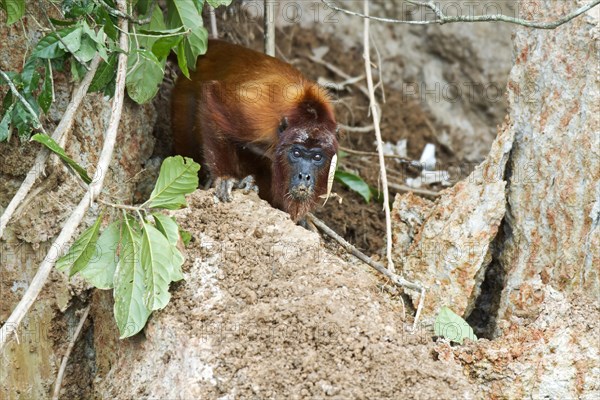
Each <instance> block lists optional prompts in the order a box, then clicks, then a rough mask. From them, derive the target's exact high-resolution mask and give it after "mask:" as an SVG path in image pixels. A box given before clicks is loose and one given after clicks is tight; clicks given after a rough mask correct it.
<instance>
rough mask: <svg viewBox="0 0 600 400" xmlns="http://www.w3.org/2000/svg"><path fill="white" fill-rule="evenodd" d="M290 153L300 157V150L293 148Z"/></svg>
mask: <svg viewBox="0 0 600 400" xmlns="http://www.w3.org/2000/svg"><path fill="white" fill-rule="evenodd" d="M292 154H293V156H294V157H296V158H300V151H298V150H294V151H293V153H292Z"/></svg>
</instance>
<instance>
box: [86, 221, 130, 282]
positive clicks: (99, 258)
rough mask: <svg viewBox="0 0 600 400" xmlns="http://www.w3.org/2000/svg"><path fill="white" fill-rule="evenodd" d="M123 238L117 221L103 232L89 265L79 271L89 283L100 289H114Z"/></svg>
mask: <svg viewBox="0 0 600 400" xmlns="http://www.w3.org/2000/svg"><path fill="white" fill-rule="evenodd" d="M120 236H121V221H115V222H113V223H112V224H110V225H108V227H107V228H106V229H105V230H104V232H102V234H101V235H100V238H99V239H98V242H97V243H96V248H95V251H94V254H93V255H92V258H91V259H90V262H89V263H88V265H87V266H86V267H85V268H83V269H82V270H81V271H79V275H81V276H82V277H83V278H84V279H85V280H86V281H87V282H88V283H90V284H91V285H93V286H94V287H96V288H98V289H112V288H113V287H114V282H113V280H114V276H115V270H116V268H117V248H118V246H119V239H120Z"/></svg>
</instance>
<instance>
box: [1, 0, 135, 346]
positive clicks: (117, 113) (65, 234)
mask: <svg viewBox="0 0 600 400" xmlns="http://www.w3.org/2000/svg"><path fill="white" fill-rule="evenodd" d="M126 3H127V0H118V2H117V4H118V7H119V9H120V10H121V11H125V10H126ZM119 29H120V31H121V35H120V38H119V47H120V48H121V49H122V52H120V53H119V63H118V67H117V78H116V90H115V97H114V98H113V102H112V107H111V116H110V120H109V122H108V127H107V129H106V135H105V140H104V144H103V146H102V152H101V154H100V159H99V161H98V166H97V168H96V174H95V175H94V180H93V181H92V183H91V184H90V186H89V189H88V191H87V192H86V194H85V196H84V197H83V198H82V199H81V201H80V202H79V204H78V205H77V207H75V210H73V212H72V213H71V216H70V217H69V219H68V220H67V222H66V223H65V225H64V226H63V228H62V230H61V231H60V234H59V235H58V237H57V238H56V240H55V241H54V243H53V244H52V247H51V249H50V251H49V252H48V254H47V255H46V258H44V261H42V263H41V264H40V267H39V269H38V271H37V272H36V274H35V276H34V277H33V280H32V281H31V284H30V285H29V288H28V289H27V291H26V292H25V295H24V296H23V298H22V299H21V301H20V302H19V304H17V307H16V308H15V309H14V311H13V312H12V314H11V315H10V317H9V318H8V319H7V320H6V323H5V324H4V325H3V326H2V329H0V351H2V349H3V348H4V345H5V344H6V343H7V342H8V339H9V338H10V336H11V335H12V334H13V333H15V331H16V330H17V327H18V326H19V324H20V323H21V321H22V320H23V318H24V317H25V315H26V314H27V312H28V311H29V309H30V308H31V306H32V305H33V303H34V302H35V300H36V299H37V297H38V295H39V294H40V292H41V291H42V288H43V287H44V284H45V283H46V280H47V279H48V275H49V274H50V271H51V270H52V267H53V266H54V264H55V263H56V260H57V259H58V258H59V257H60V255H61V254H62V253H63V249H65V248H66V247H67V244H68V243H69V241H70V240H71V238H72V236H73V234H74V233H75V230H76V229H77V227H78V226H79V224H80V222H81V221H82V220H83V217H84V216H85V213H86V211H87V210H88V208H89V207H90V205H91V203H92V202H93V201H94V199H95V198H96V197H97V196H98V194H99V193H100V191H101V190H102V185H103V183H104V178H105V176H106V172H107V171H108V166H109V164H110V160H111V158H112V154H113V150H114V147H115V142H116V137H117V130H118V127H119V121H120V119H121V111H122V108H123V98H124V93H125V91H124V89H125V74H126V69H127V52H128V47H129V46H128V37H127V19H125V18H120V20H119Z"/></svg>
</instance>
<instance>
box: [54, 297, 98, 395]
mask: <svg viewBox="0 0 600 400" xmlns="http://www.w3.org/2000/svg"><path fill="white" fill-rule="evenodd" d="M90 308H91V305H88V306H87V307H86V308H85V310H83V314H82V315H81V318H79V324H78V325H77V328H76V329H75V332H74V333H73V337H72V338H71V341H70V342H69V346H68V347H67V351H66V352H65V355H64V356H63V358H62V362H61V363H60V369H59V370H58V375H57V376H56V381H55V382H54V394H53V395H52V400H58V395H59V394H60V387H61V386H62V380H63V376H64V375H65V370H66V369H67V364H68V362H69V357H70V356H71V352H72V351H73V348H74V347H75V343H77V339H78V338H79V334H80V333H81V330H82V329H83V324H85V320H86V319H87V317H88V314H89V313H90Z"/></svg>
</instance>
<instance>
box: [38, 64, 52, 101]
mask: <svg viewBox="0 0 600 400" xmlns="http://www.w3.org/2000/svg"><path fill="white" fill-rule="evenodd" d="M53 92H54V91H53V88H52V69H50V62H47V63H46V75H45V76H44V85H43V86H42V91H41V93H40V95H39V97H38V101H39V102H40V107H41V108H42V110H43V111H44V113H47V112H48V110H49V109H50V106H51V105H52V101H53V100H54V96H53V94H54V93H53Z"/></svg>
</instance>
